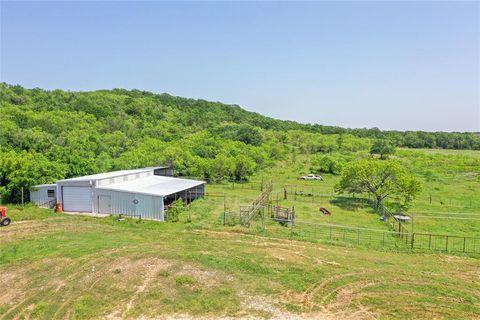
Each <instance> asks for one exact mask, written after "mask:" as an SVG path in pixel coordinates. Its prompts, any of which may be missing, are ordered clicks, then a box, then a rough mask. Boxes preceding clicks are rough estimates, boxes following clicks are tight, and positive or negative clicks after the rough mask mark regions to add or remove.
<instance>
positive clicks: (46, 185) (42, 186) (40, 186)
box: [34, 183, 57, 188]
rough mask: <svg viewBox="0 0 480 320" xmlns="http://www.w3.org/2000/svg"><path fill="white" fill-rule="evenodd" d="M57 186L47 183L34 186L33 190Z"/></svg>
mask: <svg viewBox="0 0 480 320" xmlns="http://www.w3.org/2000/svg"><path fill="white" fill-rule="evenodd" d="M56 186H57V185H56V184H55V183H48V184H37V185H36V186H34V187H35V188H53V187H56Z"/></svg>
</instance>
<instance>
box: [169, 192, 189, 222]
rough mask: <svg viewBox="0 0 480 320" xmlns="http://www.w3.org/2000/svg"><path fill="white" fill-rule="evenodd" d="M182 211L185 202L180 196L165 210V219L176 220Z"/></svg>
mask: <svg viewBox="0 0 480 320" xmlns="http://www.w3.org/2000/svg"><path fill="white" fill-rule="evenodd" d="M183 211H185V204H184V202H183V199H182V198H180V199H178V200H176V201H174V202H172V204H171V205H170V207H169V208H168V210H167V211H166V213H167V221H169V222H177V221H178V220H179V217H180V213H182V212H183Z"/></svg>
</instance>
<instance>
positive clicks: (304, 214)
mask: <svg viewBox="0 0 480 320" xmlns="http://www.w3.org/2000/svg"><path fill="white" fill-rule="evenodd" d="M270 184H271V183H270V181H269V183H268V184H267V183H265V182H264V183H262V182H251V183H245V184H237V183H231V184H224V185H221V186H220V185H218V186H215V187H214V190H216V188H218V187H220V188H222V189H223V191H224V192H225V193H227V194H229V196H233V197H236V196H237V194H239V195H242V196H243V197H246V195H247V192H248V190H251V191H250V192H252V191H253V192H254V193H252V194H248V197H250V198H251V199H256V198H257V197H258V195H259V194H261V193H263V191H266V189H267V188H268V189H270ZM271 188H272V191H271V196H270V202H269V204H268V205H267V204H266V203H264V204H263V205H262V206H261V207H262V208H264V209H266V210H269V212H271V213H272V214H273V211H274V210H275V207H279V208H282V207H283V208H286V207H290V206H295V208H297V203H298V208H299V210H298V215H297V214H296V217H295V218H296V219H295V223H282V224H280V223H279V221H275V220H272V219H267V223H265V221H264V219H265V217H264V216H261V215H260V214H258V212H261V211H260V207H258V206H257V207H256V206H254V205H253V206H250V207H244V208H242V209H243V210H242V213H243V214H240V213H239V212H237V210H238V209H233V208H228V210H225V214H224V219H223V220H224V223H223V224H224V225H228V226H234V225H237V224H239V223H241V222H242V221H244V220H248V223H247V224H245V225H249V224H250V223H251V224H252V226H250V228H249V229H246V230H245V232H247V233H257V232H261V233H263V234H264V235H266V236H273V237H282V238H290V239H296V240H305V241H327V242H332V243H344V244H348V245H354V246H365V247H371V248H385V249H399V250H419V251H437V252H447V253H466V254H474V255H478V254H480V238H478V237H477V236H476V235H477V233H476V232H475V230H476V228H477V226H476V224H475V223H478V222H477V221H476V220H479V218H480V215H479V214H475V213H461V212H455V213H448V212H436V213H433V212H422V211H420V212H411V213H410V214H409V215H410V216H411V218H412V220H413V221H414V226H415V229H413V228H412V227H413V226H412V224H413V223H412V220H411V221H409V222H402V221H400V220H398V219H396V218H395V217H394V216H395V214H393V213H391V212H388V211H387V213H388V217H389V218H388V219H387V221H386V223H387V225H385V224H383V223H382V224H383V226H384V228H385V229H382V224H378V223H374V222H373V220H372V219H368V218H366V217H367V215H368V214H369V215H375V214H374V213H373V210H372V209H371V206H372V199H371V198H369V197H365V196H362V195H344V196H339V195H337V194H334V193H332V192H328V190H325V189H324V188H316V187H314V186H307V185H300V184H297V185H295V184H289V185H287V184H281V183H274V184H272V187H271ZM240 190H245V191H240ZM255 191H256V192H258V193H256V195H255ZM350 202H351V203H350ZM237 205H240V206H241V203H237V204H236V205H235V208H238V206H237ZM319 205H320V206H325V205H327V206H328V207H329V208H331V209H333V216H334V218H336V217H337V216H346V215H347V214H348V215H349V217H347V218H345V219H343V221H342V219H336V221H335V219H334V220H332V217H328V219H327V218H323V216H321V215H319V214H318V208H317V206H319ZM349 206H351V207H352V208H353V206H356V208H353V209H352V211H351V210H350V207H349ZM251 208H253V209H255V210H246V209H251ZM357 208H358V209H357ZM357 210H358V211H357ZM254 211H256V214H252V213H255V212H254ZM247 212H248V214H246V213H247ZM351 212H356V213H351ZM359 212H361V214H359ZM353 214H358V219H357V217H354V216H353ZM375 216H376V218H375V219H376V221H378V220H379V219H380V216H381V215H375ZM247 217H248V219H245V218H247ZM430 217H431V218H432V219H431V220H432V221H433V220H434V219H435V220H437V221H439V222H442V223H441V224H439V223H436V224H432V226H433V227H432V228H431V229H428V227H429V226H428V225H427V224H426V223H427V220H430V219H429V218H430ZM270 218H271V217H270ZM437 218H438V219H437ZM453 218H455V219H453ZM456 218H459V219H456ZM460 218H461V219H460ZM466 218H468V219H466ZM352 219H355V221H354V220H352ZM362 219H363V220H362ZM417 219H418V220H417ZM277 220H278V219H277ZM322 220H323V221H322ZM471 220H475V221H471ZM255 221H257V222H258V223H257V222H255ZM260 221H261V225H260ZM455 221H457V226H458V228H457V227H454V226H453V225H452V223H454V222H455ZM462 221H465V222H466V223H465V222H463V223H462ZM467 221H468V222H472V223H474V224H475V225H473V226H472V224H471V223H468V222H467ZM350 222H355V223H354V224H350ZM364 222H367V224H365V225H362V224H363V223H364ZM443 222H447V223H448V228H446V229H445V228H443ZM282 225H283V226H282ZM462 228H465V229H462ZM444 230H445V233H443V232H442V231H444ZM462 230H463V231H462ZM412 231H413V234H412Z"/></svg>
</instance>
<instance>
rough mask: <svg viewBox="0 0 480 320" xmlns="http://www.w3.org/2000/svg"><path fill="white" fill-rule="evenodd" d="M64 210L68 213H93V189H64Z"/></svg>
mask: <svg viewBox="0 0 480 320" xmlns="http://www.w3.org/2000/svg"><path fill="white" fill-rule="evenodd" d="M63 210H64V211H67V212H72V211H73V212H92V188H90V187H63Z"/></svg>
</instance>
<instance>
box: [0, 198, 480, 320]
mask: <svg viewBox="0 0 480 320" xmlns="http://www.w3.org/2000/svg"><path fill="white" fill-rule="evenodd" d="M208 201H209V200H199V201H198V203H199V205H198V206H197V209H200V208H201V207H202V205H204V204H205V203H207V202H208ZM197 209H195V211H197ZM28 210H29V209H28V208H27V209H25V210H23V211H15V212H14V213H15V216H16V217H17V218H21V216H22V215H29V212H28ZM192 210H193V209H192ZM200 211H201V210H200ZM195 214H201V213H200V212H198V213H195ZM50 215H52V214H51V213H50V212H48V211H46V212H45V214H44V215H43V216H42V219H41V220H25V222H22V223H16V224H12V225H11V226H10V227H9V228H2V229H0V236H1V237H2V239H3V240H2V242H1V244H0V267H1V269H2V277H1V278H0V286H1V288H2V290H1V291H0V319H85V318H105V319H124V318H126V319H135V318H143V319H148V318H158V317H160V318H162V317H165V318H168V317H170V318H178V317H181V318H183V319H210V318H212V317H226V318H228V317H230V318H249V319H251V318H252V317H257V318H272V317H273V318H277V319H377V318H396V319H420V318H437V319H443V318H444V319H447V318H474V317H476V316H477V315H478V314H479V313H480V294H479V293H480V283H479V282H478V278H479V276H480V274H479V270H480V268H479V267H480V262H479V260H478V259H475V258H470V257H459V256H445V255H437V254H424V253H422V254H416V253H402V252H381V251H376V250H368V249H365V248H361V247H359V248H351V247H344V246H338V245H337V246H335V245H326V244H314V243H310V242H303V241H302V242H299V241H291V240H286V239H279V238H269V237H260V236H255V235H248V234H244V233H239V232H235V230H231V229H225V230H218V231H215V230H208V229H202V228H197V227H195V225H194V224H193V223H188V222H186V221H185V218H186V217H185V216H182V219H181V221H180V222H178V223H157V222H149V221H143V222H142V223H137V222H136V221H135V220H126V221H123V222H119V221H117V220H116V219H115V218H114V217H111V218H105V219H98V218H90V217H80V216H68V215H56V216H54V217H51V216H50Z"/></svg>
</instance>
